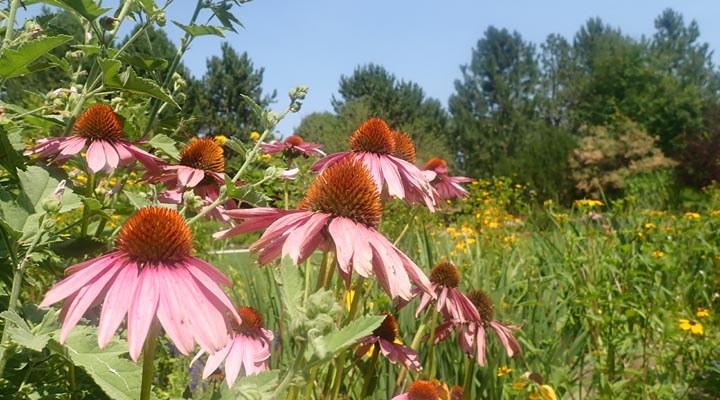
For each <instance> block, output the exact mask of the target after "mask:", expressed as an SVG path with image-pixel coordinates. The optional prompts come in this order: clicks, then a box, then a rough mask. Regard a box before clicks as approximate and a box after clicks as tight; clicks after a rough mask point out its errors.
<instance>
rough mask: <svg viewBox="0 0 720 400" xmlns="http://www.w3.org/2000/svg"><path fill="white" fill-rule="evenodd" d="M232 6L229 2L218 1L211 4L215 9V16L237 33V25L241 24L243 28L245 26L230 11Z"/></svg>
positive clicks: (225, 26)
mask: <svg viewBox="0 0 720 400" xmlns="http://www.w3.org/2000/svg"><path fill="white" fill-rule="evenodd" d="M231 8H232V4H229V3H217V4H213V5H211V6H210V9H211V10H213V12H214V13H215V16H216V17H217V18H218V19H219V20H220V22H221V23H222V24H223V27H224V28H225V29H228V30H231V31H233V32H236V33H237V31H236V30H235V25H239V26H240V27H242V28H244V27H245V26H243V24H242V23H241V22H240V21H239V20H238V19H237V18H236V17H235V15H233V13H231V12H230V9H231Z"/></svg>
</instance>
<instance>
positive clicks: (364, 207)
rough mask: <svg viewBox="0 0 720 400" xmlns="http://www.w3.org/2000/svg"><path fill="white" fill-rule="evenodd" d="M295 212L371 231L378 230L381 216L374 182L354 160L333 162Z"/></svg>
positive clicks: (318, 178)
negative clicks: (340, 220) (348, 222)
mask: <svg viewBox="0 0 720 400" xmlns="http://www.w3.org/2000/svg"><path fill="white" fill-rule="evenodd" d="M298 208H300V209H304V210H310V211H315V212H321V213H326V214H332V215H334V216H336V217H345V218H349V219H351V220H353V221H355V222H358V223H361V224H363V225H365V226H368V227H371V228H375V227H377V226H378V224H379V223H380V217H381V216H382V204H381V203H380V194H379V193H378V191H377V187H376V186H375V181H374V180H373V178H372V177H371V176H370V173H369V172H368V170H367V168H366V167H365V165H364V164H362V163H361V162H359V161H356V160H355V159H354V158H353V157H347V158H345V159H344V160H341V161H338V162H336V163H335V164H333V165H331V166H330V167H328V169H326V170H325V171H324V172H323V173H322V174H321V175H320V176H318V177H317V178H315V182H313V184H312V186H310V189H309V190H308V191H307V194H306V195H305V199H304V200H303V201H302V202H301V204H300V206H299V207H298Z"/></svg>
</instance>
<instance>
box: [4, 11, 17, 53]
mask: <svg viewBox="0 0 720 400" xmlns="http://www.w3.org/2000/svg"><path fill="white" fill-rule="evenodd" d="M18 5H20V0H13V1H11V2H10V13H8V19H7V25H6V27H5V39H4V40H3V48H5V47H9V46H10V42H11V41H12V34H13V27H14V26H15V14H17V9H18Z"/></svg>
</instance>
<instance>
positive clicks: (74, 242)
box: [50, 236, 106, 258]
mask: <svg viewBox="0 0 720 400" xmlns="http://www.w3.org/2000/svg"><path fill="white" fill-rule="evenodd" d="M105 244H106V243H105V242H103V241H100V240H98V239H95V238H92V237H89V236H80V237H77V238H69V239H66V240H63V241H61V242H58V243H52V244H50V250H52V251H54V252H55V253H56V254H57V255H59V256H60V257H65V258H82V257H84V256H85V255H87V254H91V253H94V252H95V251H97V250H99V249H101V248H102V247H103V246H105Z"/></svg>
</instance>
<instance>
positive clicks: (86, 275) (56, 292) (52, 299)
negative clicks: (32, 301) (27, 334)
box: [38, 253, 116, 308]
mask: <svg viewBox="0 0 720 400" xmlns="http://www.w3.org/2000/svg"><path fill="white" fill-rule="evenodd" d="M115 258H116V256H115V255H114V254H113V253H111V254H108V255H105V256H102V257H99V258H96V259H94V260H92V261H93V262H92V263H89V262H88V263H89V265H88V264H86V265H85V268H83V269H81V270H79V271H78V272H77V273H75V274H72V275H70V276H68V277H67V278H65V279H63V280H62V281H60V283H58V284H57V285H55V286H54V287H53V288H52V289H50V290H48V292H47V293H45V298H44V299H43V301H42V302H41V303H40V305H38V308H44V307H47V306H49V305H51V304H55V303H57V302H58V301H60V300H62V299H65V298H67V297H69V296H70V295H72V294H74V293H77V292H78V291H79V290H80V289H82V287H84V286H85V285H87V284H88V282H90V281H91V280H93V279H94V278H96V277H97V276H98V275H103V274H105V272H106V271H107V270H108V269H109V268H112V267H113V260H114V259H115ZM71 268H72V267H71Z"/></svg>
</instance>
